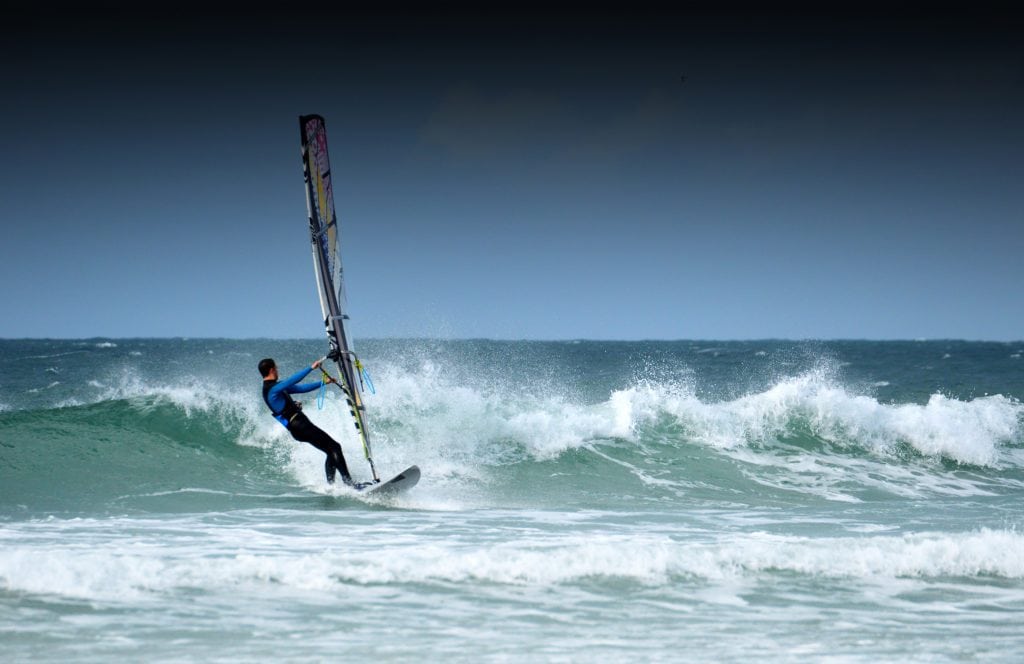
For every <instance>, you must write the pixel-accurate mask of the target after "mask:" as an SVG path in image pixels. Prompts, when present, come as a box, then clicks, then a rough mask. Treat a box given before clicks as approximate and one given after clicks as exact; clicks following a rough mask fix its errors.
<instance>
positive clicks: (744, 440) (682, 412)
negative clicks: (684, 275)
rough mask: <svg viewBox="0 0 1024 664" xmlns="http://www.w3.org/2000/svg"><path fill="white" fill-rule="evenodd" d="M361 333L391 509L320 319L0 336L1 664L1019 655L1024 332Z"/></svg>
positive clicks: (372, 423)
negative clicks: (936, 337) (128, 333)
mask: <svg viewBox="0 0 1024 664" xmlns="http://www.w3.org/2000/svg"><path fill="white" fill-rule="evenodd" d="M357 350H358V351H359V353H360V356H361V358H362V360H363V362H364V363H365V364H366V365H367V367H368V369H369V371H370V373H371V375H372V378H373V381H374V384H375V387H376V394H367V396H366V403H367V417H368V424H369V429H370V432H371V434H372V442H373V446H374V460H375V462H376V464H377V467H378V469H379V470H380V473H381V475H383V476H390V475H393V474H395V473H397V472H399V471H401V470H402V469H404V468H405V467H406V466H408V465H411V464H417V465H418V466H419V467H420V469H421V470H422V473H423V477H422V479H421V481H420V483H419V485H417V486H416V487H415V488H413V489H412V490H410V491H408V492H407V493H405V494H402V495H400V496H397V497H393V498H388V499H383V498H376V499H375V498H372V497H368V496H365V495H360V494H357V493H355V492H354V491H352V490H348V489H346V488H344V487H341V486H329V485H327V484H326V483H325V481H324V477H323V455H322V454H321V453H320V452H317V451H316V450H314V449H313V448H312V447H311V446H309V445H306V444H302V443H296V442H294V441H293V440H292V439H291V438H290V437H289V436H288V434H287V432H286V431H285V430H284V429H283V428H282V427H281V426H280V425H278V424H277V423H276V422H275V421H274V420H273V419H272V418H271V416H270V414H269V412H268V411H267V409H266V408H265V406H264V405H263V403H262V400H261V397H260V385H261V380H260V376H259V374H258V373H257V371H256V364H257V362H258V360H259V359H260V358H262V357H265V356H272V357H274V358H276V359H277V362H278V365H279V366H280V368H281V371H282V374H288V373H291V372H292V371H294V370H295V369H298V368H300V367H301V366H303V365H308V363H310V362H311V361H312V360H314V359H316V358H317V357H319V356H320V355H322V354H323V353H324V352H325V344H324V343H323V342H321V341H320V340H308V341H307V340H292V341H281V340H226V339H216V340H208V339H164V340H145V339H139V340H135V339H89V340H76V341H67V340H59V341H58V340H0V359H2V364H3V367H4V370H3V372H2V373H0V661H4V662H28V661H31V662H51V661H52V662H58V661H59V662H64V661H74V662H111V661H147V662H163V661H168V662H172V661H174V662H194V661H204V662H253V661H261V662H262V661H266V662H319V661H323V662H327V661H357V660H364V659H369V660H373V661H464V662H472V661H507V662H535V661H544V662H590V661H612V662H620V661H621V662H627V661H628V662H634V661H643V662H662V661H664V662H677V661H750V660H757V661H773V662H774V661H780V662H806V661H829V662H876V661H891V662H904V661H921V662H936V661H937V662H944V661H949V662H954V661H955V662H961V661H1006V662H1016V661H1021V658H1022V656H1024V655H1022V653H1024V342H1021V343H978V342H962V341H907V342H859V341H836V342H831V341H822V342H786V341H751V342H711V341H678V342H591V341H572V342H503V341H424V340H367V341H364V342H360V343H359V344H358V345H357ZM302 400H303V402H304V407H305V411H306V413H307V414H309V416H310V418H311V419H312V420H313V421H314V422H315V423H317V424H319V425H320V426H321V427H322V428H324V429H326V430H327V431H329V432H331V433H332V434H334V435H335V437H336V438H337V439H338V440H339V441H340V442H341V443H342V445H343V447H344V449H345V454H346V458H347V459H348V462H349V465H350V467H351V468H352V471H353V474H354V475H355V476H356V478H357V479H362V480H365V479H368V478H369V468H368V465H367V464H366V462H365V460H364V459H363V456H362V450H361V448H360V446H359V443H358V441H357V440H356V438H355V433H354V428H353V426H352V423H351V421H350V420H349V417H348V414H347V409H346V408H344V407H343V405H342V403H341V402H340V401H339V399H338V398H337V394H336V391H333V392H332V391H328V392H327V393H326V394H325V396H324V399H323V403H322V408H320V407H318V398H317V393H316V392H312V393H309V394H307V395H303V399H302Z"/></svg>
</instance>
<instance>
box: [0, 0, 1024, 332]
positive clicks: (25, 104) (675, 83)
mask: <svg viewBox="0 0 1024 664" xmlns="http://www.w3.org/2000/svg"><path fill="white" fill-rule="evenodd" d="M525 7H526V8H524V9H521V10H515V9H506V10H496V11H492V12H477V13H475V14H469V13H465V12H463V11H461V10H458V9H456V8H455V6H454V5H451V6H449V8H448V10H447V11H439V10H436V9H435V10H434V11H433V13H431V12H429V11H427V10H422V9H421V10H414V9H402V8H401V6H397V5H396V6H395V7H394V8H393V11H392V12H390V13H379V14H374V13H370V12H363V13H356V14H352V13H345V12H338V13H336V14H332V15H329V16H327V17H325V18H324V20H322V21H321V22H320V23H319V24H313V23H309V22H302V21H300V20H298V19H296V18H295V17H294V16H293V15H291V14H282V15H277V14H275V13H274V12H268V13H264V14H256V15H249V16H247V17H244V18H238V17H231V16H228V15H226V14H219V15H218V14H207V15H198V14H197V15H184V16H178V17H176V18H172V17H167V16H146V15H144V14H141V13H139V11H141V10H117V9H109V10H106V11H102V12H91V13H85V12H82V13H81V14H79V15H70V16H67V17H65V18H64V19H62V22H61V23H59V24H57V25H54V24H53V23H52V22H48V21H47V17H46V16H43V15H39V14H31V13H27V14H21V15H17V16H16V17H15V20H13V21H12V22H10V23H9V24H8V25H7V26H6V27H5V28H3V30H5V34H4V37H5V39H4V40H3V45H0V51H2V53H0V55H2V56H3V57H2V64H0V76H2V79H0V80H2V85H3V89H4V90H5V94H4V97H5V100H6V101H5V104H4V108H3V109H2V110H0V150H2V155H3V157H2V161H0V169H2V170H0V223H2V227H3V240H2V243H0V280H2V281H3V283H4V284H5V286H4V288H3V289H0V310H2V311H3V312H4V316H3V318H2V322H0V336H2V337H26V336H27V337H51V336H52V337H90V336H110V337H128V336H188V337H202V336H218V337H260V336H268V337H317V336H319V335H320V334H321V332H322V330H321V326H320V320H319V319H320V314H319V305H318V300H317V297H316V291H315V283H314V281H313V276H312V261H311V258H310V253H309V243H308V236H307V230H306V207H305V198H304V193H303V183H302V172H301V162H300V158H299V135H298V122H297V118H298V115H300V114H304V113H319V114H321V115H323V116H324V117H325V119H326V122H327V129H328V136H329V140H330V150H331V160H332V167H333V171H334V183H335V197H336V200H335V202H336V207H337V210H338V214H339V217H340V219H341V224H342V239H343V243H344V244H343V249H342V252H343V256H344V261H345V268H346V274H347V279H348V297H349V304H350V314H351V316H352V328H351V329H352V332H353V334H354V335H355V336H356V338H358V337H389V336H414V337H420V336H441V337H492V338H509V339H520V338H528V339H564V338H591V339H644V338H661V339H679V338H702V339H750V338H766V337H778V338H795V339H802V338H871V339H895V338H900V339H906V338H967V339H992V340H1009V339H1021V338H1022V337H1024V333H1022V330H1024V306H1022V302H1024V298H1022V294H1021V291H1022V284H1024V267H1022V261H1021V256H1022V255H1024V218H1022V217H1024V187H1021V185H1020V183H1021V181H1022V175H1024V172H1022V171H1024V166H1022V164H1024V160H1022V159H1021V155H1022V154H1024V123H1022V122H1021V118H1022V117H1024V49H1022V47H1021V46H1020V43H1019V39H1017V38H1015V37H1014V34H1013V31H1012V29H1010V28H1012V24H1007V23H1006V22H1005V20H1004V19H1005V17H1002V16H1000V15H999V12H998V11H997V10H995V9H992V10H986V9H984V8H983V7H981V6H978V7H976V8H975V10H974V11H973V13H971V14H967V15H964V14H963V12H960V13H957V14H953V13H948V12H947V13H942V12H941V11H938V13H935V12H932V13H931V14H929V13H927V12H925V13H924V14H923V15H922V14H921V12H917V13H911V12H908V14H907V15H906V16H901V15H899V14H894V13H893V12H891V11H890V12H888V13H885V14H883V13H881V12H880V11H879V12H875V11H874V10H872V9H870V8H868V9H863V10H861V11H860V13H855V14H854V13H848V14H845V15H837V14H829V13H823V12H822V11H821V10H818V11H817V12H802V11H798V10H797V9H794V10H793V11H792V12H791V14H789V15H785V16H779V15H777V14H772V15H768V14H766V13H763V12H758V11H757V10H755V9H746V8H743V7H739V6H736V7H734V8H733V11H731V12H730V13H728V14H726V13H722V14H716V13H713V12H709V11H701V12H698V11H690V10H685V9H683V10H676V11H675V12H674V13H671V14H662V13H659V12H658V11H656V10H653V9H646V10H644V9H643V8H642V6H639V5H638V6H637V7H640V8H641V10H640V11H639V12H637V11H631V10H628V9H627V8H626V6H623V7H624V8H622V9H615V10H602V11H598V12H591V13H590V14H588V15H587V16H585V17H581V16H579V15H578V14H576V13H573V12H571V11H569V10H563V11H545V10H541V9H537V8H529V6H525ZM684 76H685V80H683V78H682V77H684Z"/></svg>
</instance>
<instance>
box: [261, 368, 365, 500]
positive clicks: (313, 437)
mask: <svg viewBox="0 0 1024 664" xmlns="http://www.w3.org/2000/svg"><path fill="white" fill-rule="evenodd" d="M311 370H312V369H309V368H307V369H304V370H302V371H298V372H296V373H295V374H293V375H291V376H289V377H288V378H286V379H285V380H283V381H281V382H278V381H276V380H264V381H263V401H264V402H265V403H266V404H267V407H268V408H270V412H272V413H273V414H274V418H275V419H276V420H277V421H278V422H280V423H281V424H282V425H284V426H285V428H287V429H288V433H290V434H291V435H292V438H294V439H295V440H298V441H301V442H303V443H309V444H310V445H312V446H313V447H315V448H317V449H318V450H320V451H321V452H323V453H324V454H325V455H327V459H326V460H325V461H324V472H325V473H326V474H327V481H328V482H331V483H333V482H334V475H335V472H340V473H341V479H342V481H343V482H345V484H352V476H351V475H350V474H349V472H348V466H347V465H346V464H345V456H344V455H343V454H342V451H341V445H339V444H338V443H337V441H335V440H334V439H333V438H331V437H330V436H329V435H327V433H326V432H325V431H324V430H323V429H321V428H320V427H318V426H317V425H315V424H313V423H312V422H310V421H309V418H308V417H306V416H305V415H304V414H303V412H302V408H301V407H300V406H299V404H297V403H295V401H294V400H292V397H291V394H294V393H302V392H311V391H313V390H315V389H318V388H319V387H320V385H319V384H317V383H307V384H305V385H298V384H297V383H298V382H299V381H300V380H302V379H303V378H305V377H306V375H307V374H309V372H310V371H311ZM290 393H291V394H290ZM275 406H276V407H275Z"/></svg>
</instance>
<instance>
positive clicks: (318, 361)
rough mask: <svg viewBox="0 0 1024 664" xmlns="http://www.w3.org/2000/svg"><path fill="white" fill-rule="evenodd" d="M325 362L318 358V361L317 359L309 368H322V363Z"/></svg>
mask: <svg viewBox="0 0 1024 664" xmlns="http://www.w3.org/2000/svg"><path fill="white" fill-rule="evenodd" d="M323 363H324V361H323V360H317V361H316V362H314V363H313V364H312V365H311V366H310V367H309V368H310V369H319V368H320V365H321V364H323Z"/></svg>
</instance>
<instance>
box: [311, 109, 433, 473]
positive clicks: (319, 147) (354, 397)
mask: <svg viewBox="0 0 1024 664" xmlns="http://www.w3.org/2000/svg"><path fill="white" fill-rule="evenodd" d="M299 129H300V132H301V134H302V164H303V177H304V179H305V181H306V208H307V212H308V214H309V235H310V242H311V246H312V250H313V270H314V272H315V274H316V288H317V293H318V294H319V296H320V310H321V312H322V313H323V319H324V328H325V330H326V332H327V342H328V344H329V352H328V353H327V356H326V358H325V360H330V361H332V362H334V363H335V364H336V366H337V370H338V371H337V374H338V375H337V377H336V378H335V377H333V376H330V374H327V372H326V371H324V373H325V374H326V376H328V377H331V378H334V380H335V384H336V385H337V386H338V387H339V388H340V389H341V391H342V392H343V393H344V396H345V402H346V403H347V404H348V408H349V414H350V415H351V416H352V420H353V422H354V424H355V428H356V432H357V433H358V435H359V440H360V442H361V443H362V446H363V454H364V456H365V457H366V461H367V462H368V463H369V464H370V472H371V473H372V475H373V483H372V484H370V487H369V489H367V490H381V491H383V490H384V489H385V488H387V487H390V490H391V491H398V490H404V489H407V488H410V487H412V486H413V485H414V484H416V482H417V481H418V480H419V476H420V471H419V468H417V467H416V466H411V467H409V468H407V469H406V470H404V471H402V472H401V473H399V474H398V475H396V476H395V477H393V478H392V479H390V480H388V481H387V482H384V483H381V479H380V476H379V475H378V474H377V467H376V466H375V465H374V463H373V453H372V448H371V447H370V432H369V430H368V429H367V427H366V406H365V404H364V403H363V390H364V389H366V387H367V385H369V386H370V387H371V390H372V385H373V384H372V382H370V380H369V376H368V375H367V374H366V370H365V368H364V367H363V364H362V362H360V361H359V357H358V356H357V355H356V353H355V351H354V350H353V346H352V339H351V337H350V336H349V334H348V331H347V328H346V325H345V321H347V320H348V319H349V317H348V315H347V314H346V313H345V312H346V311H347V310H348V299H347V297H346V294H345V278H344V277H345V273H344V270H343V269H342V265H341V253H340V252H339V246H340V234H339V232H338V218H337V215H336V214H335V211H334V190H333V188H332V185H331V164H330V159H329V158H328V156H327V129H326V127H325V126H324V119H323V117H321V116H319V115H301V116H299Z"/></svg>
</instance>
